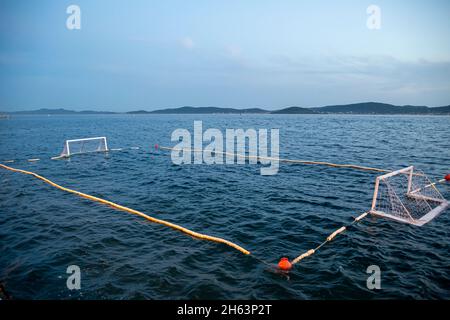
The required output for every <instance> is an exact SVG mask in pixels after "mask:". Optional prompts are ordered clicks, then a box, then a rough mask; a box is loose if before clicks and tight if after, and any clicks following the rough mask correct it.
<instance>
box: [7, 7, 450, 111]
mask: <svg viewBox="0 0 450 320" xmlns="http://www.w3.org/2000/svg"><path fill="white" fill-rule="evenodd" d="M71 4H76V5H78V6H79V7H80V8H81V30H68V29H67V28H66V19H67V17H68V14H67V13H66V8H67V7H68V6H69V5H71ZM371 4H375V5H378V6H379V7H380V9H381V29H380V30H370V29H368V28H367V26H366V21H367V18H368V14H367V13H366V9H367V7H368V6H369V5H371ZM449 13H450V2H449V1H445V0H443V1H437V0H435V1H414V0H413V1H411V0H410V1H405V0H395V1H393V0H391V1H375V0H371V1H362V0H360V1H350V0H348V1H345V0H344V1H321V0H318V1H300V0H292V1H275V0H273V1H264V0H239V1H236V0H227V1H225V0H209V1H206V0H183V1H171V0H167V1H138V0H133V1H110V0H109V1H100V0H96V1H92V0H89V1H79V0H74V1H24V0H19V1H18V0H15V1H8V0H6V1H5V0H2V1H1V2H0V110H3V111H15V110H29V109H36V108H59V107H63V108H67V109H73V110H85V109H91V110H112V111H129V110H137V109H146V110H154V109H158V108H166V107H179V106H185V105H191V106H221V107H236V108H245V107H263V108H267V109H278V108H281V107H285V106H293V105H296V106H302V107H312V106H322V105H330V104H345V103H353V102H361V101H380V102H387V103H393V104H401V105H403V104H414V105H429V106H441V105H448V104H450V41H449V40H448V39H450V19H449Z"/></svg>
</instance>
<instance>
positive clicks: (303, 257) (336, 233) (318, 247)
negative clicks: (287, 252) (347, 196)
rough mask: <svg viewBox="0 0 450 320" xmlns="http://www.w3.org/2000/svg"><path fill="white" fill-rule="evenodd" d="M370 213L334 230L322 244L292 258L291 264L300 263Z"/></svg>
mask: <svg viewBox="0 0 450 320" xmlns="http://www.w3.org/2000/svg"><path fill="white" fill-rule="evenodd" d="M368 214H369V212H368V211H367V212H364V213H363V214H361V215H359V216H358V217H356V218H355V219H354V220H353V222H352V223H350V224H349V225H348V226H343V227H340V228H339V229H337V230H336V231H334V232H333V233H331V234H330V235H329V236H328V237H327V238H326V240H325V241H324V242H322V243H321V244H319V245H318V246H317V247H316V248H314V249H310V250H308V251H306V252H305V253H302V254H301V255H299V256H298V257H297V258H295V259H294V260H292V262H291V264H292V265H295V264H297V263H299V262H300V261H302V260H303V259H305V258H307V257H309V256H311V255H313V254H314V253H316V252H317V251H318V250H319V249H320V248H322V247H323V246H324V245H325V244H327V243H328V242H331V241H332V240H333V239H334V238H335V237H336V236H337V235H338V234H340V233H342V232H344V231H345V230H347V228H348V227H350V226H352V225H353V224H355V223H358V222H360V221H361V220H362V219H364V218H365V217H367V215H368Z"/></svg>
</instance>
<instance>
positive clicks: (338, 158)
mask: <svg viewBox="0 0 450 320" xmlns="http://www.w3.org/2000/svg"><path fill="white" fill-rule="evenodd" d="M194 120H202V121H203V127H204V129H207V128H218V129H221V130H223V131H225V129H226V128H242V129H248V128H254V129H259V128H268V129H270V128H279V129H280V157H282V158H290V159H306V160H320V161H329V162H335V163H352V164H360V165H365V166H373V167H380V168H387V169H399V168H402V167H406V166H410V165H414V166H416V167H417V168H418V169H421V170H423V171H425V173H427V174H428V175H429V177H430V178H431V180H436V179H441V178H442V177H443V176H444V175H445V174H448V173H450V130H449V125H450V117H448V116H356V115H83V116H82V115H74V116H13V117H11V118H10V119H8V120H0V161H4V160H10V159H14V160H16V161H15V162H14V163H9V164H8V165H10V166H12V167H15V168H20V169H25V170H29V171H33V172H36V173H38V174H40V175H42V176H44V177H47V178H49V179H51V180H53V181H54V182H56V183H58V184H61V185H62V186H65V187H69V188H72V189H75V190H78V191H81V192H84V193H88V194H91V195H95V196H98V197H101V198H105V199H108V200H111V201H113V202H116V203H119V204H122V205H124V206H128V207H131V208H133V209H136V210H140V211H142V212H144V213H146V214H148V215H151V216H153V217H156V218H160V219H165V220H167V221H171V222H174V223H177V224H180V225H182V226H184V227H186V228H189V229H192V230H194V231H197V232H201V233H206V234H209V235H214V236H218V237H222V238H225V239H228V240H230V241H233V242H235V243H237V244H239V245H241V246H243V247H244V248H246V249H248V250H250V251H251V252H252V253H253V255H250V256H245V255H243V254H241V253H240V252H238V251H236V250H234V249H232V248H230V247H228V246H225V245H222V244H217V243H212V242H207V241H202V240H198V239H194V238H192V237H190V236H187V235H185V234H183V233H180V232H178V231H175V230H172V229H170V228H167V227H164V226H161V225H157V224H154V223H151V222H149V221H147V220H145V219H143V218H140V217H138V216H135V215H131V214H129V213H126V212H122V211H118V210H115V209H112V208H110V207H107V206H104V205H101V204H98V203H94V202H91V201H89V200H85V199H81V198H79V197H77V196H75V195H73V194H70V193H66V192H64V191H61V190H58V189H55V188H53V187H51V186H49V185H48V184H45V183H44V182H42V181H40V180H37V179H35V178H33V177H31V176H28V175H23V174H20V173H13V172H10V171H6V170H4V169H1V168H0V282H1V283H2V284H3V285H4V287H5V288H6V290H7V292H8V293H9V294H10V295H11V296H12V298H14V299H392V298H399V299H450V228H449V226H450V212H449V211H447V212H445V213H443V214H442V215H441V216H439V217H438V218H436V219H434V220H433V221H431V222H430V223H429V224H427V225H425V226H423V227H416V226H411V225H407V224H401V223H397V222H393V221H388V220H383V219H380V218H375V217H368V218H366V219H365V220H363V221H362V222H361V223H360V224H356V225H354V226H352V227H350V228H349V229H348V230H347V231H346V232H345V233H344V234H342V235H340V236H338V237H337V238H336V239H335V240H334V241H332V242H331V243H329V244H327V245H325V246H324V247H322V248H321V250H319V251H318V252H317V253H316V254H314V255H313V256H311V257H310V258H307V259H305V260H303V261H302V262H301V263H299V264H298V265H297V266H296V267H295V269H293V270H292V271H291V272H289V274H287V275H286V274H280V273H277V272H274V271H273V269H272V268H271V267H270V266H269V265H267V264H264V263H261V260H263V261H266V262H267V263H269V264H273V265H275V264H276V263H277V262H278V260H279V259H280V257H282V256H287V257H289V258H291V259H292V258H294V257H296V256H298V255H299V254H301V253H303V252H305V251H307V250H309V249H311V248H314V247H316V246H317V245H318V244H320V243H321V242H322V241H323V240H324V239H325V238H326V237H327V236H328V235H329V234H330V233H331V232H333V231H334V230H336V229H338V228H340V227H341V226H342V225H347V224H349V223H350V222H352V219H353V218H354V217H356V216H357V215H359V214H361V213H362V212H364V211H367V210H368V209H369V208H370V203H371V197H372V194H373V188H374V180H375V178H376V176H377V173H374V172H363V171H354V170H350V169H337V168H330V167H323V166H314V165H295V164H281V165H280V169H279V172H278V174H276V175H273V176H262V175H261V174H260V170H259V169H260V165H254V164H244V165H236V164H235V165H206V164H203V165H181V166H178V165H175V164H173V163H172V161H171V157H170V153H169V152H167V151H161V150H159V151H156V150H155V149H154V148H153V146H154V145H155V144H159V145H163V146H174V145H175V143H174V142H171V141H170V137H171V133H172V131H173V130H175V129H177V128H185V129H188V130H190V131H191V132H193V123H194ZM94 136H106V137H107V139H108V144H109V147H110V148H123V150H122V151H111V152H108V153H95V154H94V153H93V154H86V155H78V156H73V157H71V158H70V159H68V160H49V158H50V157H53V156H56V155H58V154H59V153H60V152H61V151H62V148H63V143H64V141H65V140H66V139H75V138H84V137H94ZM132 147H140V149H138V150H136V149H131V148H132ZM29 158H40V159H41V160H40V161H37V162H34V163H30V162H27V161H25V159H29ZM439 188H440V191H441V193H442V194H443V196H444V197H445V198H447V199H450V185H449V184H446V185H445V184H442V185H440V186H439ZM69 265H77V266H79V267H80V270H81V290H68V288H67V287H66V280H67V277H68V276H69V275H68V274H67V273H66V269H67V267H68V266H69ZM370 265H378V266H379V267H380V269H381V289H379V290H369V289H368V288H367V286H366V281H367V278H368V276H369V274H367V273H366V269H367V267H368V266H370Z"/></svg>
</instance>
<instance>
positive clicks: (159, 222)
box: [0, 164, 250, 255]
mask: <svg viewBox="0 0 450 320" xmlns="http://www.w3.org/2000/svg"><path fill="white" fill-rule="evenodd" d="M0 167H2V168H3V169H6V170H10V171H13V172H19V173H23V174H28V175H31V176H33V177H35V178H37V179H39V180H42V181H44V182H45V183H47V184H49V185H51V186H53V187H55V188H58V189H60V190H63V191H66V192H69V193H73V194H76V195H77V196H79V197H82V198H85V199H88V200H92V201H95V202H99V203H101V204H105V205H108V206H110V207H113V208H116V209H118V210H122V211H125V212H129V213H132V214H136V215H138V216H140V217H143V218H145V219H147V220H149V221H151V222H154V223H158V224H162V225H165V226H167V227H170V228H172V229H175V230H178V231H181V232H183V233H186V234H188V235H190V236H192V237H195V238H197V239H202V240H208V241H213V242H218V243H223V244H226V245H228V246H230V247H232V248H234V249H236V250H238V251H240V252H242V253H243V254H246V255H248V254H250V251H247V250H245V249H244V248H242V247H241V246H238V245H237V244H235V243H233V242H231V241H228V240H225V239H222V238H217V237H212V236H208V235H205V234H201V233H198V232H195V231H191V230H189V229H186V228H184V227H181V226H179V225H176V224H174V223H171V222H168V221H164V220H161V219H156V218H153V217H151V216H149V215H146V214H145V213H142V212H140V211H137V210H134V209H131V208H128V207H125V206H122V205H119V204H117V203H114V202H111V201H108V200H105V199H101V198H98V197H95V196H91V195H89V194H86V193H82V192H79V191H76V190H72V189H69V188H65V187H63V186H60V185H59V184H56V183H54V182H53V181H51V180H49V179H47V178H44V177H42V176H40V175H38V174H36V173H34V172H31V171H25V170H21V169H16V168H12V167H8V166H6V165H3V164H0Z"/></svg>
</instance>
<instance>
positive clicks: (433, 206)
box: [370, 166, 449, 226]
mask: <svg viewBox="0 0 450 320" xmlns="http://www.w3.org/2000/svg"><path fill="white" fill-rule="evenodd" d="M448 206H449V202H448V201H447V200H445V199H444V197H442V195H441V193H440V192H439V190H438V189H437V188H436V185H435V184H434V183H431V181H430V180H429V179H428V177H427V176H426V175H425V174H424V173H423V172H421V171H418V170H415V169H414V167H413V166H411V167H407V168H404V169H400V170H397V171H393V172H390V173H387V174H385V175H382V176H379V177H377V178H376V180H375V190H374V194H373V199H372V207H371V209H370V213H372V214H373V215H376V216H381V217H384V218H388V219H392V220H396V221H398V222H404V223H409V224H413V225H417V226H422V225H424V224H425V223H428V222H429V221H431V220H432V219H434V218H435V217H437V216H438V215H439V214H441V213H442V212H443V211H444V210H445V209H447V207H448Z"/></svg>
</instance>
